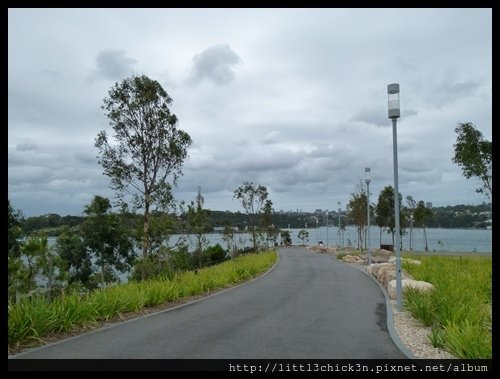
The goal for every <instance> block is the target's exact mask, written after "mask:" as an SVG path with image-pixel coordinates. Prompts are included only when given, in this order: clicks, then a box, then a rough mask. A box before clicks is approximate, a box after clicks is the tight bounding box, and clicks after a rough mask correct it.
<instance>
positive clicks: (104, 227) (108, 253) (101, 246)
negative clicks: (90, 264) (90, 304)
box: [82, 196, 135, 287]
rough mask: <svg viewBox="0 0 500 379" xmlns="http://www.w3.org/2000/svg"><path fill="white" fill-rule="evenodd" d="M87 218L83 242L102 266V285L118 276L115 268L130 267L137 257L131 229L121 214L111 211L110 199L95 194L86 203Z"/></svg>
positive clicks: (120, 270) (126, 269)
mask: <svg viewBox="0 0 500 379" xmlns="http://www.w3.org/2000/svg"><path fill="white" fill-rule="evenodd" d="M84 213H85V214H86V215H87V219H86V220H85V222H84V223H83V225H82V236H83V242H84V244H85V246H86V247H87V249H88V251H89V252H90V253H92V254H93V257H94V259H95V264H96V265H97V267H99V268H100V281H101V286H102V287H104V286H105V285H106V283H109V282H112V281H114V280H116V275H115V270H116V271H119V272H126V271H128V270H130V267H131V265H132V262H133V261H134V259H135V252H134V249H133V244H132V240H131V238H130V233H129V231H128V230H127V229H126V228H125V227H124V226H123V225H122V223H121V222H120V218H119V216H118V215H117V214H114V213H111V203H110V201H109V199H107V198H105V197H102V196H95V197H94V199H93V200H92V202H91V203H90V204H89V205H86V206H85V210H84Z"/></svg>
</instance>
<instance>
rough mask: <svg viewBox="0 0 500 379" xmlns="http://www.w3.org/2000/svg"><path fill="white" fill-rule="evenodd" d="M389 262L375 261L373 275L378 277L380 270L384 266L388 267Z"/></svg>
mask: <svg viewBox="0 0 500 379" xmlns="http://www.w3.org/2000/svg"><path fill="white" fill-rule="evenodd" d="M387 265H388V264H387V263H375V264H373V265H372V275H373V276H374V277H375V278H377V279H378V277H379V273H378V272H379V270H380V269H381V268H382V267H386V266H387Z"/></svg>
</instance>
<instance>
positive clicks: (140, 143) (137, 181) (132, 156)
mask: <svg viewBox="0 0 500 379" xmlns="http://www.w3.org/2000/svg"><path fill="white" fill-rule="evenodd" d="M171 104H172V98H171V97H170V96H169V95H168V93H167V92H166V91H165V90H164V89H163V88H162V86H161V85H160V83H158V82H157V81H156V80H152V79H150V78H148V77H147V76H145V75H142V76H133V77H131V78H127V79H124V80H123V81H122V82H119V83H116V84H115V85H114V86H113V87H112V88H111V90H110V91H109V93H108V96H107V97H106V98H105V99H104V105H103V106H102V109H103V110H104V111H105V112H106V116H107V118H108V119H109V123H110V125H111V127H112V128H113V131H114V136H113V137H114V142H111V141H109V138H108V135H107V133H106V131H101V132H100V133H99V134H98V135H97V137H96V141H95V145H96V147H97V148H98V150H99V155H98V162H99V164H101V165H102V167H103V168H104V174H105V175H107V176H109V177H110V178H111V188H112V189H114V190H115V191H116V193H117V198H118V201H119V202H122V203H123V202H125V201H126V195H127V194H129V195H131V196H132V205H133V210H139V209H142V210H143V228H142V255H143V257H144V258H146V257H147V256H148V254H149V251H150V240H149V236H150V224H149V221H150V220H149V216H150V211H151V209H152V207H156V209H157V210H163V209H166V208H168V207H169V205H170V204H171V202H172V201H173V196H172V187H173V186H175V185H176V184H177V179H178V178H179V176H180V175H182V165H183V163H184V160H185V159H186V158H187V157H188V153H187V149H188V147H189V146H190V145H191V143H192V140H191V137H190V136H189V134H188V133H186V132H184V131H183V130H181V129H179V128H178V119H177V117H176V116H175V114H173V113H172V112H171V110H170V106H171Z"/></svg>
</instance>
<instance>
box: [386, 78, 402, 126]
mask: <svg viewBox="0 0 500 379" xmlns="http://www.w3.org/2000/svg"><path fill="white" fill-rule="evenodd" d="M387 94H388V100H387V103H388V108H389V118H398V117H401V111H400V109H399V84H398V83H393V84H389V85H388V86H387Z"/></svg>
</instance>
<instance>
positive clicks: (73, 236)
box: [55, 226, 93, 289]
mask: <svg viewBox="0 0 500 379" xmlns="http://www.w3.org/2000/svg"><path fill="white" fill-rule="evenodd" d="M55 251H56V253H57V255H58V256H59V257H60V259H61V268H62V270H61V272H60V274H59V276H60V279H61V280H65V281H66V282H67V283H68V285H69V286H72V287H74V286H80V285H82V286H84V287H85V288H88V289H90V288H93V285H92V283H91V280H90V279H91V276H92V261H91V260H90V254H88V252H87V248H86V247H85V244H84V242H83V240H82V238H81V237H80V234H78V233H77V232H76V231H74V230H72V229H70V228H68V227H66V226H65V227H63V229H62V231H61V234H60V235H59V237H57V241H56V245H55Z"/></svg>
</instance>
